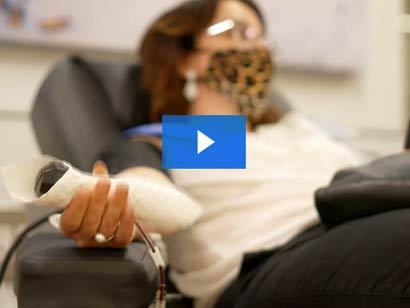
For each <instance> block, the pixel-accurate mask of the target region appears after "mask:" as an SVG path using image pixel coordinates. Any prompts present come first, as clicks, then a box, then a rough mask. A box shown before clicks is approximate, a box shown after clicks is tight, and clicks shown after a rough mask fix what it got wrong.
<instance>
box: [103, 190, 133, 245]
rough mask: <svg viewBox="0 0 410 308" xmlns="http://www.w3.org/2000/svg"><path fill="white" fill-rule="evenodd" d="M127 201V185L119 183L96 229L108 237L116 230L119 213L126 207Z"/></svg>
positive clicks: (119, 217)
mask: <svg viewBox="0 0 410 308" xmlns="http://www.w3.org/2000/svg"><path fill="white" fill-rule="evenodd" d="M127 203H128V186H127V185H125V184H119V185H118V186H117V187H116V189H115V193H114V195H113V196H112V197H111V198H110V200H109V201H108V204H107V205H106V207H105V211H104V215H103V217H102V220H101V224H100V228H99V229H98V232H99V233H102V234H104V235H105V236H106V237H109V236H111V235H112V234H114V233H115V232H116V230H117V228H118V224H119V222H120V219H121V215H122V213H123V211H124V210H125V208H126V207H127Z"/></svg>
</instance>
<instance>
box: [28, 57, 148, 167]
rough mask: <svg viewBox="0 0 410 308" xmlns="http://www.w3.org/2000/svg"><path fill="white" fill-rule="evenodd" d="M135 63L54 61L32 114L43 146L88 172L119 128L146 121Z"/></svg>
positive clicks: (144, 101)
mask: <svg viewBox="0 0 410 308" xmlns="http://www.w3.org/2000/svg"><path fill="white" fill-rule="evenodd" d="M136 70H137V68H136V66H135V65H130V64H124V63H96V62H87V61H84V60H82V59H80V58H78V57H74V58H70V59H68V60H65V61H63V62H62V63H59V64H57V65H56V66H55V68H54V69H53V70H52V71H51V72H50V74H49V75H48V76H47V77H46V80H45V81H44V82H43V84H42V86H41V88H40V90H39V92H38V94H37V96H36V98H35V101H34V105H33V109H32V113H31V119H32V126H33V129H34V133H35V136H36V138H37V141H38V144H39V146H40V149H41V151H42V152H43V153H44V154H48V155H51V156H54V157H57V158H60V159H63V160H66V161H68V162H70V163H71V164H73V165H74V166H76V167H77V168H80V169H82V170H86V171H90V170H91V168H92V164H93V160H94V157H95V156H96V154H97V153H98V152H99V151H100V150H101V149H102V148H103V147H104V146H106V145H107V144H109V143H111V142H113V140H114V139H115V138H116V137H118V135H119V133H120V132H121V130H123V129H125V128H127V127H130V126H134V125H139V124H143V123H146V122H147V121H148V113H147V110H148V104H149V103H148V100H147V98H146V96H145V95H144V93H143V91H142V90H141V89H140V88H138V85H137V83H138V82H137V78H136V75H137V74H136Z"/></svg>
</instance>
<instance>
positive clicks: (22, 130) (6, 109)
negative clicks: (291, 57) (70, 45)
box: [0, 0, 407, 199]
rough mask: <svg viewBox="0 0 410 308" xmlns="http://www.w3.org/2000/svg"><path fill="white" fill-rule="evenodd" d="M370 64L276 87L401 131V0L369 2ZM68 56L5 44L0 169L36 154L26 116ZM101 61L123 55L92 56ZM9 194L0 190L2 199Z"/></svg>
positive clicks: (297, 99)
mask: <svg viewBox="0 0 410 308" xmlns="http://www.w3.org/2000/svg"><path fill="white" fill-rule="evenodd" d="M366 3H367V12H368V16H367V19H366V25H367V34H368V35H367V41H366V45H367V51H366V59H365V60H366V61H365V64H364V67H363V69H362V71H361V72H360V73H359V74H357V75H356V76H331V75H320V74H309V73H301V72H280V73H279V74H278V75H277V77H276V84H277V87H278V88H279V89H280V90H282V91H283V92H284V93H285V94H286V96H287V97H289V98H290V100H291V102H292V103H293V104H295V105H296V106H297V107H298V108H299V109H301V110H302V111H304V112H306V113H309V114H312V115H316V116H320V117H324V118H326V119H331V120H335V121H338V122H339V123H342V124H349V125H353V126H355V127H359V128H365V129H377V130H398V129H401V128H402V127H403V125H404V123H405V121H406V119H407V107H406V106H407V103H406V102H405V88H404V83H405V79H404V74H403V71H404V56H403V55H402V52H403V50H402V39H403V38H402V36H401V35H400V34H399V14H400V3H401V1H400V0H366ZM67 53H69V51H65V50H47V49H39V48H27V47H17V46H14V47H11V46H1V45H0V149H1V151H0V164H1V165H2V164H4V163H6V162H10V161H13V160H15V159H20V158H24V157H28V156H30V155H33V154H35V153H37V151H38V149H37V146H36V144H35V141H34V138H33V135H32V132H31V129H30V125H29V124H28V121H27V119H28V116H27V113H28V112H29V110H30V107H31V102H32V98H33V96H34V94H35V92H36V90H37V88H38V86H39V84H40V83H41V81H42V79H43V78H44V76H45V74H46V73H47V72H48V70H49V69H50V67H51V66H52V65H53V64H54V63H55V62H56V61H58V60H59V59H62V58H63V57H65V56H66V55H67ZM91 56H93V57H100V58H124V57H123V56H121V55H104V54H91ZM4 197H5V194H4V191H2V188H1V185H0V199H2V198H4Z"/></svg>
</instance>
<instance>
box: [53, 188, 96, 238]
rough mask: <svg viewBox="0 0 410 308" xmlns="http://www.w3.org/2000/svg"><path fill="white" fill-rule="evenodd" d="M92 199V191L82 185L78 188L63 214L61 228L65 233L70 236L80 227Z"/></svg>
mask: <svg viewBox="0 0 410 308" xmlns="http://www.w3.org/2000/svg"><path fill="white" fill-rule="evenodd" d="M90 199H91V192H90V191H89V190H88V189H87V188H86V187H80V188H79V189H78V190H77V192H76V193H75V194H74V196H73V198H72V199H71V202H70V204H69V205H68V207H67V208H66V210H65V211H64V212H63V214H62V215H61V219H60V229H61V232H62V233H63V234H65V235H67V236H69V235H71V234H74V233H76V232H77V231H78V230H79V229H80V227H81V223H82V221H83V217H84V214H85V212H86V210H87V207H88V204H89V202H90Z"/></svg>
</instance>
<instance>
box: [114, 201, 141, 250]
mask: <svg viewBox="0 0 410 308" xmlns="http://www.w3.org/2000/svg"><path fill="white" fill-rule="evenodd" d="M134 221H135V216H134V213H133V211H132V209H131V208H130V207H129V206H127V207H126V208H125V210H124V211H123V213H122V215H121V218H120V224H119V226H118V229H117V232H115V236H114V239H113V240H112V244H111V246H112V247H125V246H127V245H128V244H129V243H131V242H132V240H133V239H134V236H135V224H134Z"/></svg>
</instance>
